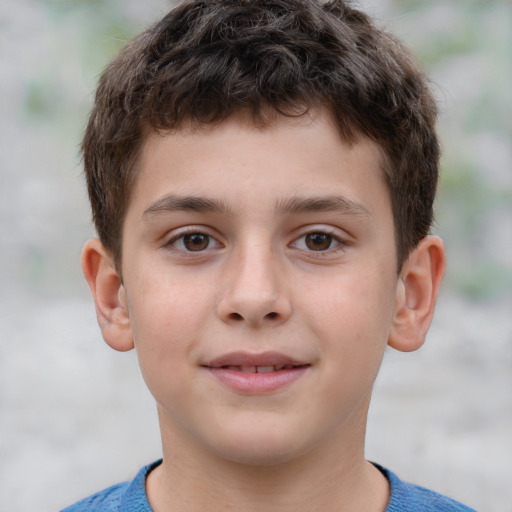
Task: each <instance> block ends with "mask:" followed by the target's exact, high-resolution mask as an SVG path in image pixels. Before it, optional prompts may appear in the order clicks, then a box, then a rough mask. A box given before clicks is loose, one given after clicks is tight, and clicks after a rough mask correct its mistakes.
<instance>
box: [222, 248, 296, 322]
mask: <svg viewBox="0 0 512 512" xmlns="http://www.w3.org/2000/svg"><path fill="white" fill-rule="evenodd" d="M230 260H231V261H230V262H229V264H228V265H227V267H226V271H225V272H224V280H223V285H222V286H221V289H222V292H221V296H220V298H219V302H218V315H219V317H220V318H221V320H222V321H224V322H226V323H234V324H236V323H238V324H245V325H247V326H250V327H259V326H263V325H269V326H270V325H272V326H274V325H279V324H282V323H283V322H285V321H286V320H287V319H288V318H289V317H290V315H291V312H292V307H291V303H290V299H289V294H288V293H287V290H286V289H285V286H286V284H285V283H286V281H285V279H284V276H283V269H282V268H281V266H280V265H279V262H278V261H277V258H275V257H273V256H272V253H271V250H270V249H269V250H263V249H261V248H260V249H257V248H256V247H254V246H253V247H252V248H251V249H249V250H244V251H238V254H232V255H231V258H230Z"/></svg>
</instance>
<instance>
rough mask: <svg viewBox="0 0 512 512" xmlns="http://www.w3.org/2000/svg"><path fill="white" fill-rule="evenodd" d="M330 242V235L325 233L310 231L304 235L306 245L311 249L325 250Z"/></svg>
mask: <svg viewBox="0 0 512 512" xmlns="http://www.w3.org/2000/svg"><path fill="white" fill-rule="evenodd" d="M331 242H332V236H331V235H326V234H325V233H310V234H309V235H306V245H307V247H308V249H311V250H313V251H325V250H326V249H329V247H330V245H331Z"/></svg>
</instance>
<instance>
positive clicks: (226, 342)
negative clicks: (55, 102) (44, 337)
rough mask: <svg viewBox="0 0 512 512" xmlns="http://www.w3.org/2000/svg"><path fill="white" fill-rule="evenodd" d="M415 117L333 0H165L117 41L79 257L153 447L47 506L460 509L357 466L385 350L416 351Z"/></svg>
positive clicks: (427, 195)
mask: <svg viewBox="0 0 512 512" xmlns="http://www.w3.org/2000/svg"><path fill="white" fill-rule="evenodd" d="M435 117H436V107H435V103H434V101H433V99H432V96H431V94H430V92H429V90H428V87H427V85H426V81H425V79H424V77H423V76H422V74H421V72H420V71H419V70H418V69H417V67H416V65H415V64H414V62H413V61H412V59H411V57H410V56H409V54H408V52H407V51H406V50H405V49H404V48H403V47H402V45H401V44H400V43H399V42H397V41H396V40H395V39H394V38H392V37H391V36H389V35H388V34H386V33H384V32H382V31H380V30H379V29H377V28H376V27H374V26H373V25H372V24H371V22H370V21H369V19H368V18H367V16H366V15H364V14H362V13H361V12H359V11H357V10H355V9H353V8H352V7H350V6H349V5H347V4H346V3H345V2H344V1H342V0H334V1H332V2H327V3H325V2H320V1H318V2H317V1H312V0H207V1H206V0H190V1H185V2H184V3H182V4H181V5H180V6H178V7H177V8H175V9H174V10H172V11H171V12H170V13H169V14H168V15H167V16H166V17H165V18H164V19H163V20H162V21H160V22H159V23H158V24H156V25H155V26H153V27H151V28H150V29H148V30H147V31H146V32H144V33H143V34H141V35H140V36H139V37H137V38H136V39H135V40H134V41H132V42H131V43H130V44H129V45H128V46H127V47H126V48H125V49H124V50H123V51H122V52H121V53H120V55H119V56H118V57H117V58H116V59H115V60H114V61H113V62H112V63H111V65H110V66H109V67H108V68H107V69H106V71H105V72H104V74H103V76H102V77H101V80H100V84H99V87H98V91H97V95H96V102H95V106H94V109H93V112H92V114H91V118H90V121H89V125H88V127H87V130H86V134H85V137H84V142H83V154H84V164H85V171H86V176H87V182H88V188H89V195H90V199H91V204H92V210H93V217H94V221H95V224H96V228H97V230H98V234H99V240H91V241H89V242H88V243H87V244H86V245H85V248H84V251H83V257H82V266H83V270H84V274H85V277H86V279H87V281H88V283H89V286H90V288H91V290H92V294H93V297H94V300H95V304H96V310H97V315H98V321H99V325H100V328H101V330H102V334H103V337H104V339H105V341H106V342H107V343H108V344H109V345H110V346H111V347H112V348H114V349H116V350H121V351H124V350H130V349H132V348H136V350H137V355H138V358H139V362H140V366H141V370H142V373H143V376H144V379H145V381H146V383H147V385H148V387H149V389H150V391H151V393H152V394H153V396H154V397H155V400H156V403H157V407H158V414H159V422H160V428H161V437H162V446H163V459H162V460H161V461H158V462H155V463H153V464H151V465H150V466H147V467H146V468H143V469H142V470H141V471H140V472H139V474H138V475H137V476H136V478H135V479H134V480H133V481H132V482H129V483H124V484H120V485H117V486H114V487H112V488H110V489H107V490H105V491H103V492H101V493H99V494H97V495H94V496H92V497H90V498H87V499H85V500H83V501H81V502H79V503H78V504H76V505H74V506H72V507H70V508H68V509H66V510H67V511H68V512H72V511H84V510H95V511H107V510H108V511H111V510H116V511H135V510H137V511H151V510H154V511H155V512H163V511H186V512H194V511H204V510H207V511H217V510H223V511H224V510H235V509H236V510H254V511H261V510H265V511H274V510H275V511H289V510H290V511H291V510H293V511H294V512H297V511H316V510H319V511H320V510H321V511H323V512H331V511H354V512H356V511H368V512H382V511H389V512H392V511H398V510H400V511H408V512H410V511H416V510H420V511H427V510H428V511H461V510H470V509H468V508H467V507H465V506H463V505H461V504H459V503H457V502H454V501H453V500H451V499H449V498H446V497H443V496H440V495H438V494H436V493H434V492H431V491H428V490H426V489H423V488H420V487H416V486H413V485H410V484H406V483H404V482H402V481H401V480H399V479H398V477H397V476H396V475H394V474H393V473H391V472H390V471H388V470H386V469H384V468H382V467H380V466H378V465H375V464H372V463H369V462H368V461H366V460H365V458H364V437H365V426H366V416H367V411H368V407H369V402H370V397H371V391H372V386H373V383H374V381H375V378H376V375H377V373H378V369H379V366H380V363H381V360H382V356H383V353H384V350H385V347H386V346H387V345H389V346H391V347H393V348H395V349H398V350H402V351H412V350H416V349H418V348H419V347H420V346H421V345H422V343H423V341H424V339H425V335H426V332H427V329H428V327H429V325H430V322H431V319H432V315H433V311H434V304H435V300H436V296H437V292H438V289H439V285H440V283H441V280H442V276H443V272H444V267H445V256H444V249H443V245H442V242H441V241H440V240H439V239H438V238H437V237H433V236H429V229H430V225H431V222H432V203H433V200H434V196H435V189H436V183H437V175H438V160H439V147H438V141H437V137H436V133H435V126H434V124H435Z"/></svg>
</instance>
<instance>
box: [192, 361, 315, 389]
mask: <svg viewBox="0 0 512 512" xmlns="http://www.w3.org/2000/svg"><path fill="white" fill-rule="evenodd" d="M202 367H203V368H205V369H206V370H208V371H209V373H210V374H211V375H212V376H214V377H215V379H216V380H217V381H218V382H220V383H221V384H222V385H223V386H224V387H227V388H228V389H230V390H231V391H235V392H236V393H241V394H249V395H261V394H267V393H271V392H276V391H279V390H281V389H283V388H286V387H288V386H289V385H291V384H292V383H294V382H296V381H297V380H299V379H300V378H301V377H302V376H303V375H305V373H306V372H307V370H308V369H309V368H311V364H309V363H304V362H302V361H297V360H295V359H293V358H290V357H288V356H286V355H284V354H280V353H277V352H265V353H261V354H251V353H246V352H235V353H231V354H226V355H224V356H221V357H218V358H216V359H214V360H213V361H210V362H208V363H207V364H205V365H202Z"/></svg>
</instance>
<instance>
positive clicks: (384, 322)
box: [301, 271, 394, 357]
mask: <svg viewBox="0 0 512 512" xmlns="http://www.w3.org/2000/svg"><path fill="white" fill-rule="evenodd" d="M323 284H324V286H318V287H315V289H314V290H310V293H309V294H308V299H307V301H305V302H304V303H303V304H302V307H301V309H302V310H303V311H305V312H306V313H305V315H306V317H307V318H308V319H309V320H308V321H309V322H310V326H311V327H312V328H313V329H314V331H315V334H316V337H317V339H318V340H320V341H319V342H320V344H321V345H323V346H321V347H320V348H321V350H322V351H326V350H329V351H335V352H340V353H343V352H345V351H351V352H354V353H361V352H364V351H371V350H375V349H376V347H382V346H385V345H386V342H387V337H388V333H389V329H390V326H391V321H392V315H393V305H394V288H393V280H392V279H390V278H389V277H385V278H384V279H380V278H379V276H378V274H377V273H375V272H374V273H372V272H371V271H366V272H365V273H357V272H354V273H351V274H347V275H344V276H339V277H338V278H337V279H331V280H329V281H328V282H326V283H323ZM382 350H383V348H382ZM380 351H381V349H380V348H379V349H378V352H380ZM341 356H343V354H341ZM341 356H340V357H341Z"/></svg>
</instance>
